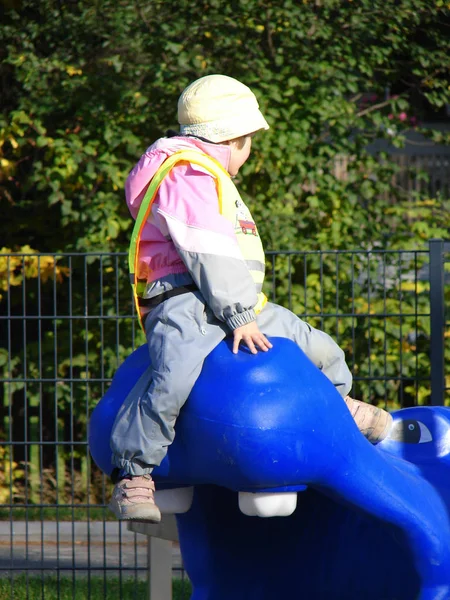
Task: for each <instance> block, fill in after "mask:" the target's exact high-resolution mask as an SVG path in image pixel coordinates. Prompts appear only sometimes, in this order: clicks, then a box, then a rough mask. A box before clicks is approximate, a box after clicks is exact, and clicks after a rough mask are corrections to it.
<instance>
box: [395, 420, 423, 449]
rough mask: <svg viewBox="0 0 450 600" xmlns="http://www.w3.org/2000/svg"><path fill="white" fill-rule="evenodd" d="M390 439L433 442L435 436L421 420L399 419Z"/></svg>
mask: <svg viewBox="0 0 450 600" xmlns="http://www.w3.org/2000/svg"><path fill="white" fill-rule="evenodd" d="M389 439H390V440H394V441H396V442H403V443H406V444H424V443H425V442H431V440H432V439H433V436H432V435H431V431H430V430H429V429H428V427H427V426H426V425H424V424H423V423H421V422H420V421H413V420H408V421H397V423H395V425H394V427H393V428H392V431H391V433H390V434H389Z"/></svg>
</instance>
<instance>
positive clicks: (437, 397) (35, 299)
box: [0, 240, 450, 600]
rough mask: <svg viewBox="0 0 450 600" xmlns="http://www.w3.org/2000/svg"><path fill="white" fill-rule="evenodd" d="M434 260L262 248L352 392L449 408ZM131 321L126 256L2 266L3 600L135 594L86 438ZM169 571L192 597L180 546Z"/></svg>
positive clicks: (129, 556) (283, 293)
mask: <svg viewBox="0 0 450 600" xmlns="http://www.w3.org/2000/svg"><path fill="white" fill-rule="evenodd" d="M446 253H447V254H448V253H450V245H449V244H447V243H444V242H443V241H440V240H434V241H431V242H430V244H429V248H428V249H427V250H421V251H409V250H408V251H382V250H373V251H370V252H362V251H351V252H334V251H328V252H269V253H268V254H267V259H268V263H269V269H268V273H267V279H266V293H267V295H268V296H269V299H270V300H271V301H274V302H277V303H279V304H282V305H284V306H286V307H288V308H290V309H291V310H293V311H294V312H295V313H296V314H298V315H299V316H300V317H301V318H304V319H306V320H308V321H309V322H310V323H311V324H312V325H314V326H317V327H319V328H321V329H323V330H325V331H327V332H328V333H330V334H331V335H332V336H333V337H334V338H335V339H336V340H337V341H338V343H339V344H340V345H341V346H342V347H343V349H344V350H345V352H346V355H347V358H348V363H349V366H350V368H351V370H352V372H353V375H354V388H353V395H354V396H355V397H360V398H363V399H364V400H366V401H369V402H372V403H376V404H379V405H380V406H384V407H387V408H388V409H391V410H392V409H397V408H400V407H404V406H412V405H416V404H431V403H432V404H444V403H447V404H449V403H450V395H449V392H450V383H449V382H450V367H448V366H447V367H446V366H445V365H446V364H447V365H450V360H449V358H450V348H449V344H448V340H449V338H450V332H449V327H448V326H449V319H448V316H447V315H446V313H445V306H446V305H449V300H450V297H449V291H450V290H449V288H450V281H449V279H448V274H446V267H448V266H449V265H448V263H447V264H446V258H447V254H446ZM134 317H135V315H134V307H133V302H132V298H131V293H130V289H129V283H128V276H127V265H126V255H125V254H124V253H117V254H100V253H98V254H95V253H86V254H58V255H56V254H51V255H50V254H40V255H33V254H9V255H6V254H1V255H0V336H1V337H0V379H1V381H0V383H1V386H0V598H1V599H3V598H5V599H6V598H17V599H19V598H20V599H22V598H27V599H34V598H40V599H42V600H50V599H55V600H56V599H58V600H65V599H69V598H71V599H77V600H78V599H80V598H92V599H97V598H105V597H114V598H117V599H120V598H123V599H128V598H142V597H144V596H145V593H146V592H145V586H146V581H145V578H146V573H147V544H146V542H145V540H143V539H141V538H140V536H136V535H135V534H133V533H131V532H129V531H127V529H126V527H125V526H123V525H121V524H120V523H117V522H116V521H114V520H113V518H111V517H110V515H109V513H108V510H107V503H108V501H109V494H110V490H111V487H112V486H111V484H110V482H109V481H107V480H106V479H105V477H104V476H103V475H102V474H101V473H100V472H99V471H98V469H97V467H96V466H95V465H94V464H93V463H92V462H91V459H90V456H89V450H88V447H87V441H86V440H87V436H86V431H87V423H88V420H89V415H90V412H91V410H92V409H93V407H94V406H95V405H96V403H97V402H98V400H99V399H100V398H101V397H102V395H103V394H104V392H105V390H106V389H107V386H108V384H109V382H110V381H111V379H112V376H113V374H114V372H115V370H116V369H117V367H118V365H119V364H120V363H121V362H122V361H123V359H124V358H125V357H126V356H127V355H128V354H129V353H130V352H131V351H132V350H133V349H134V348H135V347H136V346H138V345H139V344H141V343H143V342H144V339H143V337H142V334H141V333H140V331H139V330H138V327H137V325H136V319H135V318H134ZM446 353H447V360H445V354H446ZM446 369H447V370H446ZM174 564H175V570H174V575H175V577H177V578H178V583H177V585H178V588H179V589H178V588H177V590H178V591H177V593H176V595H175V598H183V597H184V598H188V596H189V592H188V583H187V582H185V581H184V573H183V570H182V566H181V559H180V556H179V552H178V551H177V548H174Z"/></svg>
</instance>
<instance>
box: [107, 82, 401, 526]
mask: <svg viewBox="0 0 450 600" xmlns="http://www.w3.org/2000/svg"><path fill="white" fill-rule="evenodd" d="M178 121H179V123H180V133H179V134H177V133H175V134H174V135H173V134H172V135H171V136H170V137H166V138H162V139H159V140H158V141H156V142H155V143H154V144H153V145H152V146H150V148H148V150H147V152H146V153H145V154H144V155H143V156H142V157H141V159H140V161H139V162H138V164H137V165H136V166H135V168H134V169H133V170H132V171H131V173H130V175H129V177H128V179H127V183H126V198H127V202H128V206H129V208H130V211H131V214H132V215H133V217H134V218H135V219H137V221H136V227H135V230H134V232H133V238H132V244H131V250H130V271H131V276H132V282H133V287H134V290H135V298H136V302H137V306H138V310H139V314H140V319H141V323H142V324H143V327H144V328H145V333H146V337H147V341H148V347H149V352H150V359H151V368H149V372H148V373H145V374H144V376H143V377H141V379H140V382H138V384H137V385H136V386H135V388H134V390H133V391H132V392H131V393H130V394H129V396H128V397H127V398H126V400H125V402H124V404H123V406H122V408H121V409H120V411H119V414H118V416H117V419H116V421H115V423H114V427H113V431H112V435H111V449H112V452H113V463H114V464H115V465H116V467H117V468H116V469H115V472H116V478H115V479H116V481H117V483H116V486H115V488H114V491H113V497H112V500H111V504H110V507H111V509H112V510H113V512H114V513H115V515H116V516H117V517H118V518H119V519H140V520H148V521H153V522H158V521H159V520H160V518H161V516H160V512H159V509H158V507H157V506H156V505H155V502H154V495H153V492H154V489H155V488H154V484H153V481H152V477H151V475H150V473H151V471H152V469H153V468H154V467H155V466H157V465H159V464H160V463H161V461H162V460H163V458H164V456H165V454H166V452H167V447H168V446H169V445H170V444H171V443H172V441H173V439H174V425H175V421H176V419H177V416H178V413H179V411H180V409H181V407H182V406H183V404H184V402H185V401H186V399H187V398H188V396H189V394H190V392H191V389H192V387H193V386H194V383H195V381H196V380H197V378H198V376H199V375H200V372H201V369H202V365H203V361H204V360H205V358H206V357H207V356H208V354H209V353H210V352H211V351H212V350H213V349H214V348H215V347H216V346H217V345H218V344H219V342H220V341H221V340H222V339H223V338H224V337H225V336H227V335H230V334H232V335H233V352H234V353H237V351H238V346H239V344H240V343H241V342H243V343H245V344H246V345H247V346H248V348H249V349H250V351H251V352H252V353H257V352H258V350H259V351H262V352H267V351H269V350H270V348H271V347H272V345H271V343H270V342H269V340H268V339H267V337H266V335H268V336H281V337H287V338H290V339H292V340H294V341H295V342H296V343H297V344H298V345H299V346H300V348H301V349H302V350H303V351H304V352H305V353H306V355H307V356H308V357H309V358H310V359H311V360H312V361H313V362H314V364H316V365H317V366H318V367H319V368H320V369H321V370H322V371H323V373H324V374H325V375H326V376H327V377H328V378H329V379H330V380H331V381H332V382H333V383H334V384H335V386H336V388H337V389H338V390H339V392H340V393H341V395H342V396H343V397H344V398H346V401H347V403H348V404H349V406H350V405H351V406H350V408H351V410H352V414H353V413H355V412H356V411H358V412H359V415H360V417H361V416H362V419H361V420H362V421H365V422H366V423H365V424H364V426H366V427H367V421H368V420H369V421H370V422H369V427H370V431H366V432H365V433H366V435H367V436H368V437H369V436H370V435H371V438H372V439H371V441H379V440H380V439H382V437H384V436H385V435H386V431H387V428H388V425H389V424H390V423H389V419H390V416H389V415H388V413H386V412H385V411H380V410H379V409H376V408H375V407H373V406H370V405H367V404H363V403H360V402H358V401H356V400H352V399H351V398H349V397H348V396H347V394H348V392H349V390H350V388H351V385H352V377H351V374H350V371H349V369H348V367H347V365H346V363H345V359H344V353H343V351H342V350H341V349H340V348H339V347H338V346H337V345H336V343H335V342H334V341H333V340H332V339H331V338H330V337H329V336H328V335H327V334H326V333H323V332H322V331H319V330H317V329H314V328H312V327H311V326H310V325H308V324H307V323H305V322H304V321H301V320H300V319H299V318H298V317H296V316H295V315H294V314H293V313H291V312H290V311H289V310H287V309H285V308H282V307H280V306H278V305H276V304H271V303H269V302H267V299H266V298H265V296H264V294H263V293H262V285H263V281H264V262H265V261H264V252H263V248H262V244H261V240H260V238H259V235H258V230H257V228H256V225H255V223H254V221H253V219H252V216H251V214H250V212H249V210H248V209H247V207H246V205H245V204H244V202H243V201H242V200H241V198H240V196H239V193H238V191H237V189H236V187H235V186H234V184H233V183H232V181H231V179H230V176H231V177H234V176H235V175H237V173H238V171H239V169H240V167H241V166H242V165H243V164H244V163H245V161H246V160H247V159H248V157H249V154H250V149H251V145H252V137H253V135H254V134H255V133H256V132H258V131H261V130H267V129H269V125H268V124H267V122H266V120H265V119H264V117H263V115H262V114H261V112H260V110H259V106H258V102H257V100H256V97H255V96H254V94H253V93H252V92H251V90H250V89H249V88H248V87H247V86H245V85H243V84H242V83H240V82H239V81H237V80H236V79H233V78H231V77H226V76H224V75H208V76H206V77H202V78H200V79H198V80H196V81H194V82H193V83H192V84H191V85H190V86H188V87H187V88H186V89H185V90H184V92H183V93H182V94H181V96H180V99H179V101H178ZM169 133H171V132H169ZM140 209H141V210H140ZM262 332H264V333H262ZM367 413H369V419H368V418H367V417H368V414H367ZM374 426H376V431H374V432H373V431H372V429H373V427H374ZM369 439H370V438H369Z"/></svg>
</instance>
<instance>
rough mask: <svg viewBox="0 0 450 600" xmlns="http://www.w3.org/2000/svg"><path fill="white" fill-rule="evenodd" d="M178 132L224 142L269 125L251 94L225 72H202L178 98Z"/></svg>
mask: <svg viewBox="0 0 450 600" xmlns="http://www.w3.org/2000/svg"><path fill="white" fill-rule="evenodd" d="M178 122H179V124H180V133H181V134H183V135H197V136H200V137H203V138H206V139H207V140H210V141H211V142H216V143H219V142H225V141H226V140H232V139H235V138H238V137H240V136H242V135H248V134H249V133H253V132H254V131H259V130H260V129H264V130H267V129H269V125H268V123H267V121H266V120H265V118H264V117H263V115H262V113H261V111H260V110H259V104H258V101H257V100H256V96H255V94H254V93H253V92H252V91H251V89H250V88H248V87H247V86H246V85H244V84H243V83H241V82H240V81H238V80H237V79H234V78H233V77H227V76H226V75H206V77H201V78H200V79H197V80H196V81H194V82H193V83H191V84H190V85H189V86H188V87H187V88H186V89H185V90H184V92H183V93H182V94H181V96H180V98H179V100H178Z"/></svg>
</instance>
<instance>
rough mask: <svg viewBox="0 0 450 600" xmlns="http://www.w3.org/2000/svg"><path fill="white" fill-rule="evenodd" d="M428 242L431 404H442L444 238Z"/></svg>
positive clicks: (443, 379) (443, 372)
mask: <svg viewBox="0 0 450 600" xmlns="http://www.w3.org/2000/svg"><path fill="white" fill-rule="evenodd" d="M429 244H430V246H429V247H430V273H429V277H430V328H431V336H430V337H431V344H430V363H431V374H430V375H431V404H432V406H439V405H440V406H442V405H443V404H444V393H445V366H444V330H445V304H444V240H430V243H429Z"/></svg>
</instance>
